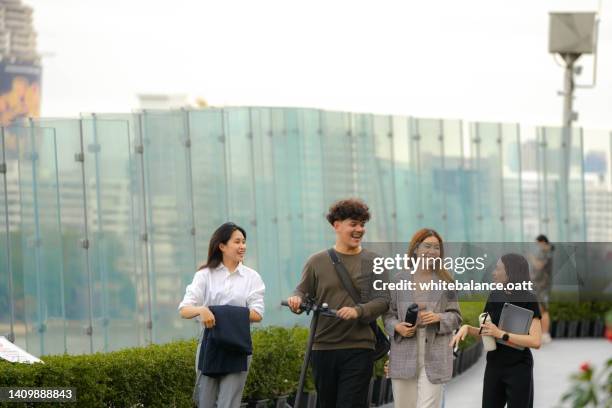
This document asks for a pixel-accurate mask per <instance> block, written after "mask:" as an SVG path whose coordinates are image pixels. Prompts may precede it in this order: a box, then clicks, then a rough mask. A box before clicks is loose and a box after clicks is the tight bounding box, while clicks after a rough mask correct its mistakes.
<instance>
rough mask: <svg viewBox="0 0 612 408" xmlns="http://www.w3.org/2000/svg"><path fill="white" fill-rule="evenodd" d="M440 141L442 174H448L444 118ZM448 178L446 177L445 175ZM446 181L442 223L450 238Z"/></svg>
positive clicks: (441, 120)
mask: <svg viewBox="0 0 612 408" xmlns="http://www.w3.org/2000/svg"><path fill="white" fill-rule="evenodd" d="M438 141H439V142H440V168H441V170H442V174H446V160H445V154H446V151H445V150H444V119H439V120H438ZM444 178H445V179H447V178H446V177H444ZM446 187H447V185H446V181H445V182H444V187H443V189H442V217H441V218H442V225H443V227H442V228H443V231H444V236H445V237H446V239H448V189H447V188H446Z"/></svg>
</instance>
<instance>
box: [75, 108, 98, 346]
mask: <svg viewBox="0 0 612 408" xmlns="http://www.w3.org/2000/svg"><path fill="white" fill-rule="evenodd" d="M79 144H80V151H79V152H78V153H76V155H75V160H76V161H78V162H80V163H81V184H82V186H81V187H82V191H83V222H84V225H83V233H84V237H83V239H82V240H81V247H82V248H83V249H84V250H85V270H86V271H87V294H88V298H89V304H88V309H89V310H88V315H89V325H88V326H87V328H86V331H85V333H86V334H87V335H88V336H89V351H90V352H91V353H93V350H94V346H93V320H94V319H93V277H92V274H91V266H90V265H89V228H88V224H89V221H88V217H87V190H86V188H87V186H86V183H85V150H84V148H83V146H84V145H83V119H79Z"/></svg>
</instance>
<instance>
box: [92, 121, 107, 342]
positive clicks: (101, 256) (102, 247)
mask: <svg viewBox="0 0 612 408" xmlns="http://www.w3.org/2000/svg"><path fill="white" fill-rule="evenodd" d="M91 119H92V132H93V145H89V146H88V150H90V151H92V152H93V154H94V167H95V177H96V207H97V212H96V221H97V223H98V225H97V228H96V229H97V233H98V237H97V247H98V248H97V251H96V254H97V255H98V261H99V267H100V275H101V278H102V296H101V299H102V327H103V330H104V351H106V352H107V351H108V325H109V320H110V319H109V316H108V265H107V263H106V242H105V239H104V231H103V230H102V223H103V220H102V184H101V177H100V157H99V156H100V151H101V146H100V144H99V143H98V121H97V117H96V114H95V113H92V114H91Z"/></svg>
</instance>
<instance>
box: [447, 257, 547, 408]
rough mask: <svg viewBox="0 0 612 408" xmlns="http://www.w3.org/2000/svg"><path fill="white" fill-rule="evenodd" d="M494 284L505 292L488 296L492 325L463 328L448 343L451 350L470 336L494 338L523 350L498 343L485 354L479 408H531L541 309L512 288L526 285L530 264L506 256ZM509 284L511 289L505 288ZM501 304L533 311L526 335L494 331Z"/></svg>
mask: <svg viewBox="0 0 612 408" xmlns="http://www.w3.org/2000/svg"><path fill="white" fill-rule="evenodd" d="M493 280H494V281H495V282H498V283H503V284H504V285H505V290H496V291H493V292H491V294H490V295H489V298H488V299H487V304H486V305H485V309H484V311H485V312H488V313H489V315H490V317H491V323H485V324H484V325H483V326H482V327H483V328H482V331H480V329H479V328H477V327H472V326H469V325H467V324H466V325H463V326H462V327H461V329H459V331H458V332H457V334H456V335H455V336H454V337H453V339H452V340H451V344H450V345H451V347H454V346H455V345H456V344H457V343H459V342H460V341H461V340H464V339H465V337H466V336H467V335H468V334H469V335H472V336H475V337H478V338H479V337H480V335H489V336H493V337H494V338H496V339H504V340H506V341H509V342H511V343H513V344H514V345H516V346H520V347H524V349H523V350H518V349H515V348H513V347H510V346H506V345H504V344H500V343H497V344H496V346H497V348H496V349H495V350H493V351H489V352H488V353H487V368H486V370H485V377H484V384H483V392H482V406H483V408H503V407H504V406H505V405H506V403H507V404H508V408H532V407H533V357H532V355H531V350H530V349H531V348H535V349H538V348H540V344H541V337H542V327H541V324H540V318H541V315H540V308H539V306H538V301H537V298H536V296H535V295H534V294H533V293H532V292H529V291H526V290H514V288H513V287H514V286H516V285H517V284H518V285H523V282H529V264H528V263H527V260H526V259H525V258H524V257H523V256H522V255H518V254H507V255H504V256H502V257H501V259H500V260H499V261H497V265H496V268H495V270H494V271H493ZM509 283H511V284H512V285H508V284H509ZM523 287H524V286H521V289H522V288H523ZM504 303H511V304H514V305H516V306H520V307H523V308H525V309H529V310H532V311H533V320H532V321H531V327H530V328H529V334H515V333H507V332H504V331H502V330H500V329H499V328H498V327H497V324H499V318H500V316H501V312H502V308H503V306H504Z"/></svg>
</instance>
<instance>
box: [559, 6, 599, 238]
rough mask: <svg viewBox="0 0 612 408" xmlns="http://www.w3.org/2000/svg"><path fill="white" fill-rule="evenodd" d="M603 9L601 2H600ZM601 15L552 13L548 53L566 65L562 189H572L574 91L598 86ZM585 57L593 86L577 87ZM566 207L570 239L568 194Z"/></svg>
mask: <svg viewBox="0 0 612 408" xmlns="http://www.w3.org/2000/svg"><path fill="white" fill-rule="evenodd" d="M600 6H601V3H600ZM598 22H599V20H598V13H594V12H577V13H550V35H549V46H548V50H549V52H550V53H552V54H555V58H556V56H557V54H558V55H560V56H561V58H562V59H563V61H564V63H565V78H564V89H563V93H562V95H563V126H562V149H563V152H562V154H563V161H562V168H561V169H559V170H560V175H561V180H560V181H561V188H562V189H569V181H570V180H569V172H570V167H571V166H570V164H571V163H570V160H571V157H570V152H571V148H572V122H573V121H575V120H577V119H578V113H577V112H574V110H573V106H572V105H573V100H574V89H575V88H579V87H581V88H592V87H594V86H595V79H596V70H597V53H596V50H597V25H598ZM583 54H592V55H593V77H592V84H590V85H582V86H581V85H576V84H575V83H574V75H579V74H580V73H581V71H582V67H579V66H575V63H576V61H577V60H578V58H580V56H581V55H583ZM562 197H564V199H565V200H564V202H563V203H562V205H563V207H564V208H563V213H564V217H563V224H564V227H563V231H565V234H566V236H564V237H561V239H565V240H568V241H569V240H570V232H569V226H570V222H569V218H570V208H569V204H570V202H569V191H567V190H566V191H564V192H563V194H562Z"/></svg>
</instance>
